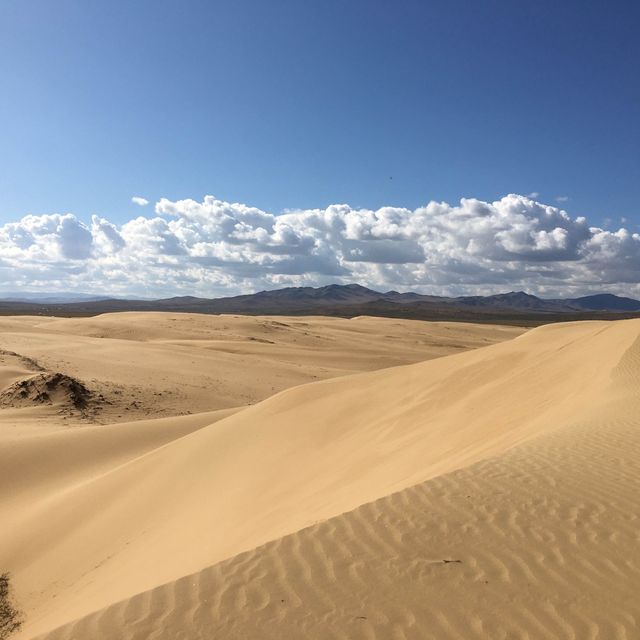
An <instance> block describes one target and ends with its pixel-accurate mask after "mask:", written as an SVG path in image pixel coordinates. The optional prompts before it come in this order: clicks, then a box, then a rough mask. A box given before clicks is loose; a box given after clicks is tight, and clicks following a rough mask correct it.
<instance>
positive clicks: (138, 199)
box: [131, 196, 149, 207]
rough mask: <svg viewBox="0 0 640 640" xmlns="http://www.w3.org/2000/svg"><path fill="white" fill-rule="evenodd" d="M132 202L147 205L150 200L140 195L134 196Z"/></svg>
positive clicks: (140, 205) (142, 205) (141, 205)
mask: <svg viewBox="0 0 640 640" xmlns="http://www.w3.org/2000/svg"><path fill="white" fill-rule="evenodd" d="M131 202H133V204H137V205H138V206H139V207H146V206H147V205H148V204H149V201H148V200H147V199H146V198H142V197H140V196H133V198H131Z"/></svg>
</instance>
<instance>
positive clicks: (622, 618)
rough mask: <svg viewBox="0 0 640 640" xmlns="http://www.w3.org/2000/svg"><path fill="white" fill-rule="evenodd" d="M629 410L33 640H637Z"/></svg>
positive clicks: (638, 488) (636, 446)
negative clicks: (581, 639) (288, 639)
mask: <svg viewBox="0 0 640 640" xmlns="http://www.w3.org/2000/svg"><path fill="white" fill-rule="evenodd" d="M638 408H639V407H638V406H635V407H631V406H629V405H627V406H624V405H619V404H618V405H615V406H612V407H610V408H609V409H614V410H615V418H614V419H613V420H611V414H610V412H607V413H605V414H603V415H601V416H595V419H594V420H591V421H586V422H584V423H579V424H576V425H573V426H571V427H568V428H565V429H560V430H559V431H558V432H556V433H553V434H547V435H545V436H541V437H540V438H538V439H535V440H534V441H533V442H530V443H526V444H524V445H521V446H519V447H516V448H515V449H512V450H511V451H509V452H506V453H504V454H502V455H500V456H496V457H493V458H490V459H488V460H486V461H483V462H479V463H476V464H475V465H471V466H469V467H466V468H465V469H463V470H459V471H454V472H451V473H449V474H445V475H442V476H439V477H437V478H434V479H432V480H429V481H427V482H425V483H422V484H418V485H416V486H413V487H410V488H408V489H404V490H402V491H400V492H398V493H394V494H392V495H390V496H388V497H384V498H381V499H379V500H377V501H375V502H371V503H368V504H366V505H363V506H361V507H358V508H357V509H355V510H353V511H350V512H348V513H346V514H343V515H341V516H337V517H335V518H331V519H329V520H326V521H324V522H322V523H319V524H317V525H314V526H312V527H309V528H306V529H303V530H301V531H299V532H297V533H294V534H291V535H289V536H285V537H282V538H280V539H278V540H275V541H273V542H269V543H267V544H266V545H263V546H260V547H258V548H256V549H254V550H251V551H248V552H245V553H242V554H239V555H237V556H235V557H234V558H232V559H230V560H227V561H224V562H222V563H219V564H217V565H214V566H212V567H209V568H207V569H204V570H202V571H200V572H198V573H196V574H192V575H189V576H185V577H183V578H181V579H179V580H177V581H175V582H172V583H169V584H166V585H162V586H160V587H157V588H155V589H154V590H152V591H148V592H144V593H141V594H138V595H136V596H134V597H132V598H129V599H127V600H124V601H122V602H119V603H117V604H115V605H112V606H110V607H108V608H106V609H104V610H101V611H98V612H96V613H94V614H91V615H89V616H87V617H85V618H82V619H80V620H77V621H73V622H72V623H69V624H67V625H65V626H63V627H61V628H59V629H57V630H55V631H54V632H52V633H49V634H47V635H45V636H43V637H42V638H41V640H72V639H77V638H104V639H107V638H109V639H111V638H113V639H115V638H119V639H123V640H146V639H147V638H189V639H191V640H206V639H208V638H218V637H220V638H226V639H229V640H241V639H242V640H252V639H255V640H259V639H260V640H261V639H272V640H278V639H280V638H310V639H312V638H317V639H318V640H322V639H324V638H337V639H339V638H343V639H345V640H347V639H349V640H350V639H358V638H362V639H372V638H375V639H380V640H386V639H387V638H402V639H415V640H449V639H451V640H454V639H455V640H473V639H476V640H487V639H488V638H491V639H493V638H519V639H525V640H527V639H535V640H546V639H548V640H558V639H561V638H562V639H565V638H576V639H577V638H592V639H596V638H599V639H602V640H625V639H630V638H636V637H638V635H639V634H640V601H639V600H638V598H637V594H638V592H640V552H639V545H640V543H639V541H638V516H637V514H638V507H639V503H640V498H639V497H638V496H640V477H639V474H638V470H637V460H638V456H639V455H640V437H639V436H638V425H637V418H636V416H637V415H638V413H637V412H638Z"/></svg>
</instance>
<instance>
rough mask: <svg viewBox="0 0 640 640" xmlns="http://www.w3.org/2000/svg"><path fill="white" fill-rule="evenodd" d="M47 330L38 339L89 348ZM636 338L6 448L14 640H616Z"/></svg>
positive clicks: (564, 335) (488, 353)
mask: <svg viewBox="0 0 640 640" xmlns="http://www.w3.org/2000/svg"><path fill="white" fill-rule="evenodd" d="M105 318H106V319H105V321H104V322H105V324H107V325H109V322H110V319H109V318H108V317H105ZM98 320H101V319H98ZM252 321H253V319H252ZM52 322H53V321H52ZM56 322H57V321H56ZM66 322H67V321H63V324H64V323H66ZM69 322H76V323H80V324H78V325H77V326H75V327H73V329H71V327H70V325H68V326H67V327H66V328H64V327H58V328H54V327H47V331H51V332H52V333H53V332H54V331H58V332H59V333H60V334H61V335H72V336H74V337H75V338H77V335H78V334H79V333H84V334H87V333H90V332H95V331H96V329H95V327H92V326H90V323H91V321H84V320H83V321H69ZM83 322H84V323H88V324H85V325H82V324H81V323H83ZM313 322H319V320H317V319H315V320H313ZM336 322H349V321H336ZM359 322H367V323H369V322H371V323H379V322H380V321H378V320H375V321H373V320H369V319H366V320H365V319H362V320H360V321H359ZM382 322H383V323H384V322H390V321H382ZM116 324H117V323H116ZM285 324H286V323H285ZM109 326H111V325H109ZM82 327H84V328H82ZM372 327H373V325H372ZM441 329H442V327H439V328H438V331H440V330H441ZM100 330H103V329H100ZM110 330H113V331H116V333H117V332H120V331H121V330H122V327H121V326H119V327H116V329H110ZM371 330H373V328H372V329H371ZM386 330H387V329H386V327H384V328H381V327H380V325H378V328H377V331H378V334H379V333H380V332H384V331H386ZM416 330H418V329H416ZM426 330H427V329H426V327H423V331H426ZM458 330H459V331H464V330H465V329H464V328H462V327H460V328H458ZM466 330H467V331H468V332H470V335H472V332H473V331H474V330H475V329H473V328H472V327H470V326H468V327H467V328H466ZM490 330H491V329H490V328H486V329H483V331H490ZM12 331H14V332H13V334H12V335H14V336H15V335H19V336H22V335H26V336H29V335H30V334H29V332H28V331H25V332H15V330H12ZM132 333H135V331H133V332H132ZM7 335H9V334H7ZM639 335H640V321H621V322H615V323H606V322H582V323H569V324H563V325H552V326H546V327H543V328H538V329H535V330H532V331H529V332H527V333H526V334H524V335H521V336H519V337H517V338H515V339H513V340H509V341H506V342H501V343H499V344H494V345H492V346H488V347H485V348H481V349H476V350H471V351H466V352H464V353H458V354H455V355H449V356H446V357H442V358H437V359H432V360H429V361H426V362H420V363H417V364H412V365H406V366H399V367H394V368H390V369H389V368H388V369H381V370H378V371H372V372H367V373H362V374H358V375H343V376H342V377H338V378H334V379H330V380H324V381H321V382H316V383H313V384H304V385H302V386H297V387H293V388H290V389H288V390H286V391H283V392H281V393H278V394H276V395H274V396H273V397H271V398H268V399H266V400H264V401H262V402H260V403H258V404H256V405H254V406H251V407H248V408H244V409H242V410H240V411H236V412H234V413H231V414H230V415H226V414H221V413H213V414H210V415H205V416H202V415H194V416H183V417H180V418H176V419H173V420H171V419H164V420H150V421H146V422H135V423H131V424H120V425H111V426H103V427H83V428H81V429H72V430H65V431H62V432H60V431H54V432H51V433H46V432H45V433H43V432H36V434H35V435H29V434H27V435H25V436H23V437H17V436H15V437H13V438H7V439H5V441H3V442H2V443H1V444H2V446H3V447H4V448H3V449H2V448H0V458H1V459H2V460H3V466H2V470H1V471H0V480H1V482H0V518H2V521H3V522H6V521H11V523H12V524H11V526H10V527H9V528H4V529H3V531H2V533H0V567H2V568H3V569H4V568H6V569H9V570H11V571H12V574H13V577H14V583H15V590H16V591H15V592H16V597H17V601H18V604H19V605H20V606H22V608H23V609H24V610H25V612H26V613H27V619H26V624H25V625H24V628H23V630H22V631H21V637H23V638H30V637H33V636H35V635H37V634H47V637H48V638H50V639H53V638H56V639H58V638H60V639H61V638H140V639H142V638H152V637H155V638H209V637H224V638H263V637H269V638H281V637H299V638H303V637H317V638H325V637H335V638H339V637H344V638H354V637H361V638H429V637H432V638H438V639H439V638H491V639H493V638H512V637H513V638H582V637H585V638H603V639H604V638H607V639H608V638H632V637H634V634H636V635H637V633H638V627H637V620H638V617H639V616H640V605H638V604H636V602H635V599H634V598H633V597H632V594H633V593H634V592H635V591H636V590H638V589H639V588H640V555H639V552H638V545H639V543H638V536H637V530H636V525H637V518H636V512H637V510H638V506H639V503H640V498H638V495H640V491H639V489H640V487H639V486H638V485H639V478H640V473H639V472H638V469H637V462H636V461H637V455H638V453H639V451H638V449H639V447H640V435H639V434H638V427H639V426H640V425H638V421H639V419H638V418H637V416H638V415H640V397H639V394H638V384H639V382H640V340H639V339H638V336H639ZM83 337H84V338H87V335H85V336H83ZM65 339H66V338H63V340H65ZM90 339H92V340H101V339H102V340H105V339H106V340H122V339H123V337H122V334H118V335H117V337H113V338H111V337H108V338H97V337H92V338H90ZM128 339H130V341H133V342H135V341H138V340H139V338H132V337H131V335H130V336H129V338H128ZM184 339H185V338H184V336H180V335H170V336H168V337H164V338H162V340H167V341H169V342H170V343H171V344H172V345H173V344H175V341H181V340H184ZM194 339H197V340H205V342H206V344H209V338H206V337H205V338H199V337H198V338H194ZM482 339H486V336H483V337H481V338H480V340H482ZM25 340H26V339H25ZM153 340H154V341H156V342H157V341H158V340H160V338H159V337H158V336H156V337H155V338H154V339H153ZM398 340H400V336H399V337H398ZM353 341H355V338H354V339H353ZM152 342H153V341H152ZM24 344H26V342H25V343H24ZM29 344H32V345H33V344H34V342H31V343H29ZM145 344H146V343H145ZM3 346H4V345H3ZM154 346H157V344H155V343H154ZM469 346H470V345H469ZM34 348H35V347H34ZM189 348H193V345H191V347H189ZM305 348H306V347H305ZM354 348H355V347H354ZM14 350H16V351H18V349H16V348H15V347H14ZM456 350H457V351H460V349H456ZM27 355H29V357H33V355H32V354H31V353H29V354H27ZM301 357H302V356H301ZM304 357H308V355H305V356H304ZM345 358H346V356H345ZM322 366H324V365H322ZM345 369H346V367H345ZM343 373H344V370H343ZM12 375H13V374H12ZM8 379H11V377H10V376H9V378H8ZM5 461H6V464H4V462H5ZM53 629H56V630H55V631H52V630H53Z"/></svg>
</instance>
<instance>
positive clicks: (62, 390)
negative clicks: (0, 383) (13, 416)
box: [0, 372, 93, 411]
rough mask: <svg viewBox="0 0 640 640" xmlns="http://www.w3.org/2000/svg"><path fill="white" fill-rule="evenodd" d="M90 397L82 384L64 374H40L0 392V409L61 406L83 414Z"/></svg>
mask: <svg viewBox="0 0 640 640" xmlns="http://www.w3.org/2000/svg"><path fill="white" fill-rule="evenodd" d="M92 395H93V394H92V393H91V391H89V389H87V387H85V385H84V384H82V382H80V381H79V380H76V379H75V378H72V377H71V376H67V375H65V374H63V373H51V372H43V373H38V374H36V375H34V376H30V377H29V378H25V379H23V380H18V381H17V382H14V383H13V384H12V385H10V386H9V387H7V388H6V389H3V390H2V391H0V407H16V408H19V407H25V406H32V405H34V404H54V403H56V404H57V403H60V404H63V405H66V406H68V407H69V408H74V409H77V410H79V411H86V410H87V409H88V408H89V405H90V402H91V400H92Z"/></svg>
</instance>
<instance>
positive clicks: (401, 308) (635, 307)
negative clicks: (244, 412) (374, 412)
mask: <svg viewBox="0 0 640 640" xmlns="http://www.w3.org/2000/svg"><path fill="white" fill-rule="evenodd" d="M115 311H171V312H191V313H238V314H248V315H329V316H341V317H351V316H358V315H371V316H386V317H401V318H413V319H423V320H462V321H470V322H473V321H479V322H503V323H512V322H513V323H519V322H524V323H531V324H541V323H544V322H554V321H561V320H575V319H589V318H599V319H602V318H608V317H615V318H620V317H635V316H637V315H639V314H640V300H635V299H633V298H626V297H621V296H616V295H613V294H611V293H599V294H595V295H589V296H582V297H577V298H564V299H560V298H554V299H546V298H539V297H537V296H534V295H531V294H529V293H525V292H524V291H511V292H509V293H500V294H496V295H489V296H461V297H443V296H430V295H422V294H419V293H414V292H406V293H400V292H398V291H386V292H379V291H374V290H373V289H369V288H367V287H363V286H361V285H359V284H347V285H340V284H331V285H327V286H324V287H287V288H284V289H276V290H272V291H260V292H258V293H253V294H247V295H239V296H232V297H225V298H198V297H194V296H180V297H172V298H164V299H159V300H135V299H114V298H104V297H99V296H90V295H86V294H85V295H79V294H70V295H69V296H65V295H64V294H53V293H51V294H36V295H35V296H34V294H29V293H12V294H11V295H10V296H7V294H5V297H3V295H2V294H0V313H1V314H4V315H9V314H11V315H16V314H27V315H53V316H92V315H97V314H101V313H108V312H115Z"/></svg>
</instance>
